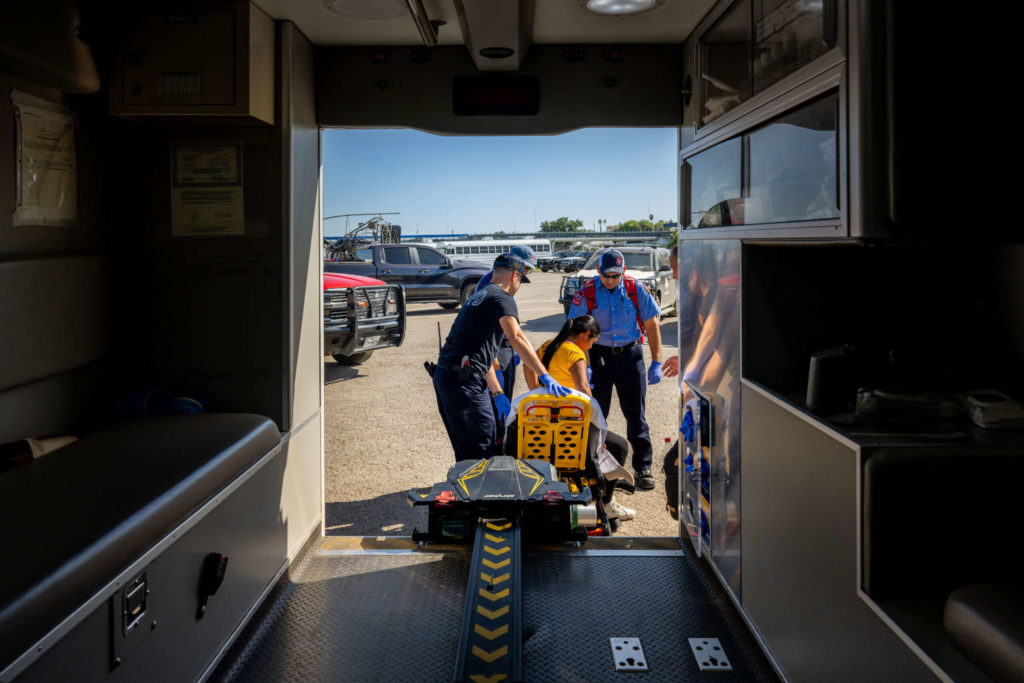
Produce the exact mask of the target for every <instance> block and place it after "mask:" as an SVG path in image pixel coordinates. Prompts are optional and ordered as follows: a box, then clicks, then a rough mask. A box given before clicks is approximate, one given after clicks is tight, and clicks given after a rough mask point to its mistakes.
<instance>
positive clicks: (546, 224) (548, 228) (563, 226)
mask: <svg viewBox="0 0 1024 683" xmlns="http://www.w3.org/2000/svg"><path fill="white" fill-rule="evenodd" d="M582 227H583V221H582V220H580V219H579V218H574V219H572V220H569V217H568V216H562V217H561V218H556V219H554V220H552V221H542V222H541V224H540V231H541V232H582V230H581V229H580V228H582Z"/></svg>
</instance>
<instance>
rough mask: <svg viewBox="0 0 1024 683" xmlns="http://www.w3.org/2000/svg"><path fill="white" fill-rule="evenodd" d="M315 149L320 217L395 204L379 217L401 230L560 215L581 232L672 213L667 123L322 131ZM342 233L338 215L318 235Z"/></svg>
mask: <svg viewBox="0 0 1024 683" xmlns="http://www.w3.org/2000/svg"><path fill="white" fill-rule="evenodd" d="M323 151H324V216H333V215H337V214H345V213H357V212H380V211H398V212H400V214H399V215H397V216H386V218H388V219H389V220H391V222H392V223H397V224H398V225H401V226H402V232H403V234H406V235H411V234H415V233H417V232H418V233H420V234H430V233H451V232H456V233H459V232H468V233H478V232H494V231H497V230H504V231H506V232H512V231H516V232H531V231H533V230H534V229H535V226H539V225H540V223H541V222H542V221H545V220H550V219H554V218H558V217H559V216H567V217H569V218H579V219H582V220H583V223H584V227H585V228H586V229H588V230H590V229H594V227H595V226H596V223H597V220H598V219H599V218H604V219H607V221H608V224H609V225H615V224H616V223H620V222H622V221H625V220H629V219H631V218H633V219H640V218H646V217H647V216H648V214H650V213H653V214H654V217H655V220H659V219H663V220H676V218H677V210H678V209H677V198H676V195H677V189H676V183H677V175H678V171H677V167H676V129H675V128H629V129H625V128H588V129H585V130H580V131H574V132H572V133H565V134H563V135H553V136H551V135H549V136H536V137H461V136H458V137H457V136H441V135H431V134H429V133H421V132H419V131H413V130H327V131H325V132H324V138H323ZM358 220H360V219H359V218H352V219H350V222H349V227H350V228H351V227H355V226H356V225H357V224H358V223H357V222H356V221H358ZM363 220H365V218H364V219H363ZM535 220H536V223H535V222H534V221H535ZM344 232H345V219H344V218H340V219H333V220H329V221H327V222H325V223H324V234H325V235H340V234H343V233H344Z"/></svg>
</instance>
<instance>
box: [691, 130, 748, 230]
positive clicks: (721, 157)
mask: <svg viewBox="0 0 1024 683" xmlns="http://www.w3.org/2000/svg"><path fill="white" fill-rule="evenodd" d="M686 163H687V164H689V165H690V169H691V171H690V225H692V226H694V227H698V228H716V227H718V226H721V225H738V223H734V222H733V216H732V211H730V206H733V207H735V206H736V205H737V204H738V203H742V197H741V192H742V190H743V140H742V139H741V138H734V139H732V140H726V141H725V142H723V143H721V144H718V145H715V146H714V147H712V148H711V149H708V150H705V151H703V152H701V153H700V154H697V155H695V156H692V157H690V158H689V159H687V160H686ZM741 223H742V221H741Z"/></svg>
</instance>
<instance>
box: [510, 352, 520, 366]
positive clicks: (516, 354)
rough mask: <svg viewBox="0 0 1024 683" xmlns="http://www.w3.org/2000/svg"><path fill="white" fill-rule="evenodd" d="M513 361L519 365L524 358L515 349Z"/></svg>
mask: <svg viewBox="0 0 1024 683" xmlns="http://www.w3.org/2000/svg"><path fill="white" fill-rule="evenodd" d="M512 362H513V363H515V364H516V365H519V363H521V362H522V360H521V359H520V358H519V354H518V353H516V352H515V351H513V352H512Z"/></svg>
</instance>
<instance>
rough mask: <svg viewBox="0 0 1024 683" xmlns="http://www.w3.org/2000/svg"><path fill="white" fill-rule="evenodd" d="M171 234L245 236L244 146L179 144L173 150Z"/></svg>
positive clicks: (219, 143)
mask: <svg viewBox="0 0 1024 683" xmlns="http://www.w3.org/2000/svg"><path fill="white" fill-rule="evenodd" d="M171 166H172V176H171V234H172V235H242V234H244V233H245V210H244V206H243V202H242V143H241V142H216V143H209V144H200V143H195V144H193V143H176V144H174V145H172V149H171Z"/></svg>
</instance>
